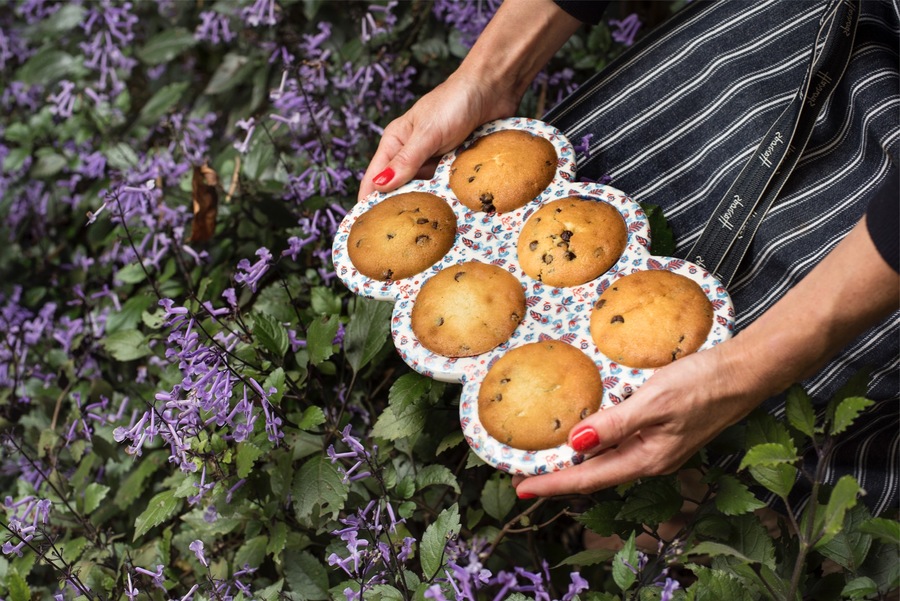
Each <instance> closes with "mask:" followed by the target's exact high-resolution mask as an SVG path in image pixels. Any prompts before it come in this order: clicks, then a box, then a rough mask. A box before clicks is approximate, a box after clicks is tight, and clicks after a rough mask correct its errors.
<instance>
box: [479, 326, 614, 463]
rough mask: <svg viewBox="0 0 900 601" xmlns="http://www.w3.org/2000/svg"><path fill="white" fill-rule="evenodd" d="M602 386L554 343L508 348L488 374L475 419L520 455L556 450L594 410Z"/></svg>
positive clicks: (571, 350) (590, 367)
mask: <svg viewBox="0 0 900 601" xmlns="http://www.w3.org/2000/svg"><path fill="white" fill-rule="evenodd" d="M602 396H603V382H602V380H601V378H600V372H599V371H598V369H597V366H596V365H595V364H594V362H593V361H592V360H591V359H590V358H589V357H588V356H587V355H585V354H584V353H582V352H581V351H580V350H578V349H577V348H575V347H573V346H571V345H569V344H566V343H565V342H562V341H559V340H544V341H541V342H533V343H531V344H526V345H524V346H520V347H517V348H514V349H512V350H511V351H509V352H508V353H506V354H505V355H503V356H502V357H500V359H498V360H497V362H496V363H494V365H492V366H491V368H490V369H489V370H488V372H487V375H485V377H484V380H483V381H482V383H481V387H480V388H479V391H478V416H479V419H480V420H481V423H482V425H483V426H484V428H485V430H487V432H488V434H490V435H491V436H492V437H493V438H494V439H495V440H497V441H499V442H501V443H503V444H506V445H509V446H511V447H514V448H516V449H522V450H526V451H536V450H541V449H549V448H553V447H557V446H559V445H561V444H563V443H565V442H566V438H567V436H568V434H569V430H571V429H572V427H573V426H575V424H577V423H578V422H579V421H581V420H582V419H584V418H585V417H587V416H588V415H590V414H591V413H594V412H596V411H597V410H598V409H599V408H600V401H601V399H602Z"/></svg>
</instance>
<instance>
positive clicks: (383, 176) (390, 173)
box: [372, 167, 394, 186]
mask: <svg viewBox="0 0 900 601" xmlns="http://www.w3.org/2000/svg"><path fill="white" fill-rule="evenodd" d="M392 179H394V170H393V169H391V168H390V167H388V168H387V169H385V170H384V171H382V172H381V173H379V174H378V175H376V176H375V177H373V178H372V183H374V184H375V185H376V186H383V185H385V184H386V183H388V182H389V181H391V180H392Z"/></svg>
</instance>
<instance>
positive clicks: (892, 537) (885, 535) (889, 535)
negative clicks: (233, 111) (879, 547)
mask: <svg viewBox="0 0 900 601" xmlns="http://www.w3.org/2000/svg"><path fill="white" fill-rule="evenodd" d="M859 531H860V532H865V533H866V534H871V535H872V536H874V537H875V538H877V539H879V540H882V541H884V542H886V543H888V544H892V545H900V522H898V521H896V520H889V519H887V518H872V519H870V520H867V521H865V522H863V523H862V524H860V526H859Z"/></svg>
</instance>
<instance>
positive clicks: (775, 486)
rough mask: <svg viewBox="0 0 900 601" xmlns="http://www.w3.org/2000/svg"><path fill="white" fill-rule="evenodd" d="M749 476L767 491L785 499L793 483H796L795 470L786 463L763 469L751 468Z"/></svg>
mask: <svg viewBox="0 0 900 601" xmlns="http://www.w3.org/2000/svg"><path fill="white" fill-rule="evenodd" d="M750 475H751V476H753V479H754V480H756V481H757V482H759V483H760V484H762V485H763V486H764V487H765V488H766V489H767V490H770V491H772V492H773V493H775V494H776V495H778V496H779V497H781V498H785V497H787V496H788V494H790V492H791V489H792V488H793V487H794V483H795V482H796V481H797V468H795V467H794V466H793V465H788V464H786V463H782V464H779V465H770V466H765V467H751V468H750Z"/></svg>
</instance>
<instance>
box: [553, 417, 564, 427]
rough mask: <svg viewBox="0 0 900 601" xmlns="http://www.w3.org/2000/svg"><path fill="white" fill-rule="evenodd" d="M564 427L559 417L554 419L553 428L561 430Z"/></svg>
mask: <svg viewBox="0 0 900 601" xmlns="http://www.w3.org/2000/svg"><path fill="white" fill-rule="evenodd" d="M561 427H562V422H561V421H559V420H558V419H555V420H553V429H554V430H559V429H560V428H561Z"/></svg>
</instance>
